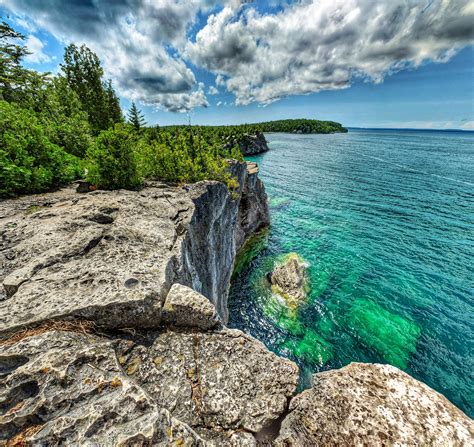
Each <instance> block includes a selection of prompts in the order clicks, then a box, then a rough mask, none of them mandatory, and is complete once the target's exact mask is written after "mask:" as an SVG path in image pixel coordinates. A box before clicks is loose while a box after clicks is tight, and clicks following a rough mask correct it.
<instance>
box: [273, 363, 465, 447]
mask: <svg viewBox="0 0 474 447" xmlns="http://www.w3.org/2000/svg"><path fill="white" fill-rule="evenodd" d="M289 411H290V412H289V415H288V416H287V417H286V418H285V419H284V420H283V423H282V425H281V431H280V435H279V437H278V438H277V439H276V442H275V445H277V446H288V445H295V446H300V445H301V446H303V445H314V446H319V445H321V446H322V445H399V446H402V445H419V446H425V445H430V446H447V445H450V446H451V445H452V446H464V445H465V446H470V445H472V440H473V436H474V431H473V423H472V420H471V419H470V418H468V417H467V416H466V415H465V414H464V413H463V412H462V411H460V410H459V409H458V408H456V407H455V406H454V405H453V404H451V403H450V402H449V401H448V400H447V399H446V398H445V397H443V396H442V395H441V394H439V393H437V392H436V391H434V390H432V389H431V388H429V387H428V386H427V385H425V384H423V383H421V382H419V381H417V380H415V379H414V378H412V377H410V376H409V375H408V374H406V373H404V372H402V371H400V370H399V369H397V368H395V367H393V366H390V365H376V364H365V363H351V364H350V365H349V366H346V367H344V368H341V369H338V370H332V371H327V372H323V373H319V374H316V375H315V376H314V384H313V387H312V388H311V389H310V390H307V391H304V392H302V393H301V394H300V395H298V396H296V397H295V398H294V399H293V400H292V401H291V404H290V410H289Z"/></svg>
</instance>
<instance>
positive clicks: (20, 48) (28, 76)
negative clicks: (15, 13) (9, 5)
mask: <svg viewBox="0 0 474 447" xmlns="http://www.w3.org/2000/svg"><path fill="white" fill-rule="evenodd" d="M24 39H25V36H24V35H23V34H21V33H18V32H16V31H15V30H13V29H12V28H11V27H10V25H8V24H7V23H6V22H3V21H2V22H1V23H0V100H1V99H4V100H6V101H16V100H18V99H20V98H22V96H23V95H24V93H25V92H32V91H34V89H35V85H36V84H37V82H38V81H39V80H40V79H41V78H42V75H40V74H39V73H36V72H34V71H32V70H27V69H26V68H23V67H22V66H21V62H22V59H23V58H24V57H25V56H26V55H27V54H29V51H28V49H27V48H26V47H25V46H24V45H22V44H21V42H22V41H23V40H24Z"/></svg>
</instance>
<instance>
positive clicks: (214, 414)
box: [119, 329, 298, 439]
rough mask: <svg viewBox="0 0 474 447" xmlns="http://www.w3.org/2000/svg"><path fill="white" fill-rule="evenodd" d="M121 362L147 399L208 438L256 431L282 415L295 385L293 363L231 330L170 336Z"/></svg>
mask: <svg viewBox="0 0 474 447" xmlns="http://www.w3.org/2000/svg"><path fill="white" fill-rule="evenodd" d="M119 358H120V361H121V363H122V365H123V368H124V370H125V371H126V373H127V374H129V375H130V376H131V377H133V379H134V380H135V381H136V382H137V383H138V384H140V386H141V387H142V388H143V389H144V390H145V391H146V393H147V395H149V396H151V397H152V398H153V399H154V401H155V402H157V403H158V405H160V406H163V407H165V408H167V409H168V410H169V411H170V413H171V414H172V415H173V416H174V417H175V418H177V419H179V420H180V421H183V422H184V423H186V424H188V425H189V426H191V427H192V428H193V429H194V430H195V431H196V432H197V433H198V434H200V436H202V437H205V438H206V439H208V438H209V437H211V438H213V439H215V437H216V434H219V433H226V436H227V437H229V436H232V435H234V434H235V433H239V432H241V431H244V432H249V433H256V432H258V431H260V430H261V429H262V428H264V427H265V426H266V425H268V424H270V423H271V422H272V421H274V420H275V419H277V418H278V417H279V416H280V415H281V414H282V413H283V412H284V410H285V409H286V406H287V402H288V399H289V398H290V397H291V396H292V395H293V393H294V391H295V389H296V385H297V381H298V368H297V366H296V365H295V364H294V363H292V362H290V361H288V360H285V359H282V358H279V357H277V356H276V355H275V354H273V353H271V352H269V351H268V350H267V349H266V348H265V347H264V346H263V345H262V344H261V343H260V342H258V341H256V340H255V339H253V338H252V337H249V336H247V335H245V334H244V333H242V332H240V331H237V330H230V329H223V330H221V331H217V332H211V333H197V332H195V333H188V332H186V333H184V332H176V331H168V332H165V333H163V334H161V335H159V336H158V337H157V338H156V339H155V341H154V342H153V344H152V345H151V346H150V347H149V348H146V347H144V346H138V347H136V348H134V349H132V350H130V351H126V352H124V353H123V354H119ZM202 428H204V430H202ZM209 430H210V432H211V433H212V435H210V433H209Z"/></svg>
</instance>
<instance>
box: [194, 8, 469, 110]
mask: <svg viewBox="0 0 474 447" xmlns="http://www.w3.org/2000/svg"><path fill="white" fill-rule="evenodd" d="M473 23H474V4H473V3H472V2H470V1H469V0H465V1H464V0H458V1H449V0H438V1H436V0H435V1H429V2H428V1H426V2H424V1H419V0H416V1H410V0H408V1H387V2H374V1H373V0H319V1H314V2H302V3H297V4H294V5H292V6H288V7H286V8H284V9H283V11H281V12H279V13H277V14H260V13H258V12H257V11H256V10H255V9H253V8H249V9H246V10H245V11H243V12H242V13H240V14H236V11H235V9H232V8H230V7H227V8H224V9H223V10H222V11H221V12H219V13H218V14H213V15H211V16H210V17H209V18H208V21H207V24H206V26H205V27H204V28H203V29H202V30H200V31H199V32H198V33H197V36H196V39H195V42H191V43H188V44H187V46H186V54H187V56H188V57H189V58H190V59H191V60H192V61H193V63H195V64H196V65H199V66H203V67H205V68H207V69H208V70H210V71H212V72H214V73H216V74H219V75H221V76H223V77H224V78H225V79H226V81H225V84H226V86H227V89H228V90H229V91H231V92H232V93H234V94H235V97H236V103H237V104H249V103H252V102H257V103H260V104H269V103H271V102H273V101H276V100H278V99H281V98H283V97H286V96H289V95H295V94H308V93H314V92H318V91H321V90H334V89H342V88H347V87H349V86H350V85H351V83H352V82H353V80H354V79H355V78H358V77H359V78H364V79H366V80H368V81H372V82H376V83H378V82H382V81H383V79H384V77H385V76H386V75H387V74H390V73H393V72H395V71H399V70H401V69H403V68H406V67H407V66H419V65H420V64H421V63H423V62H424V61H428V60H431V61H437V62H443V61H446V60H448V59H449V58H450V57H452V56H453V55H454V54H455V53H456V51H457V50H459V49H460V48H462V47H464V46H466V45H468V44H469V43H471V42H472V41H473V37H474V26H473Z"/></svg>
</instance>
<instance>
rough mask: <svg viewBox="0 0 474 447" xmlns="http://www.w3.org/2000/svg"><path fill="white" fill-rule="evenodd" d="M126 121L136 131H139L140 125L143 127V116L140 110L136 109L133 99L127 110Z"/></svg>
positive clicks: (144, 123)
mask: <svg viewBox="0 0 474 447" xmlns="http://www.w3.org/2000/svg"><path fill="white" fill-rule="evenodd" d="M128 122H129V123H130V124H131V125H132V126H133V127H134V129H135V130H136V131H139V130H140V129H141V128H142V127H145V125H146V122H145V118H144V116H143V114H142V112H141V111H140V110H138V108H137V106H136V104H135V102H134V101H132V106H131V107H130V110H129V111H128Z"/></svg>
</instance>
